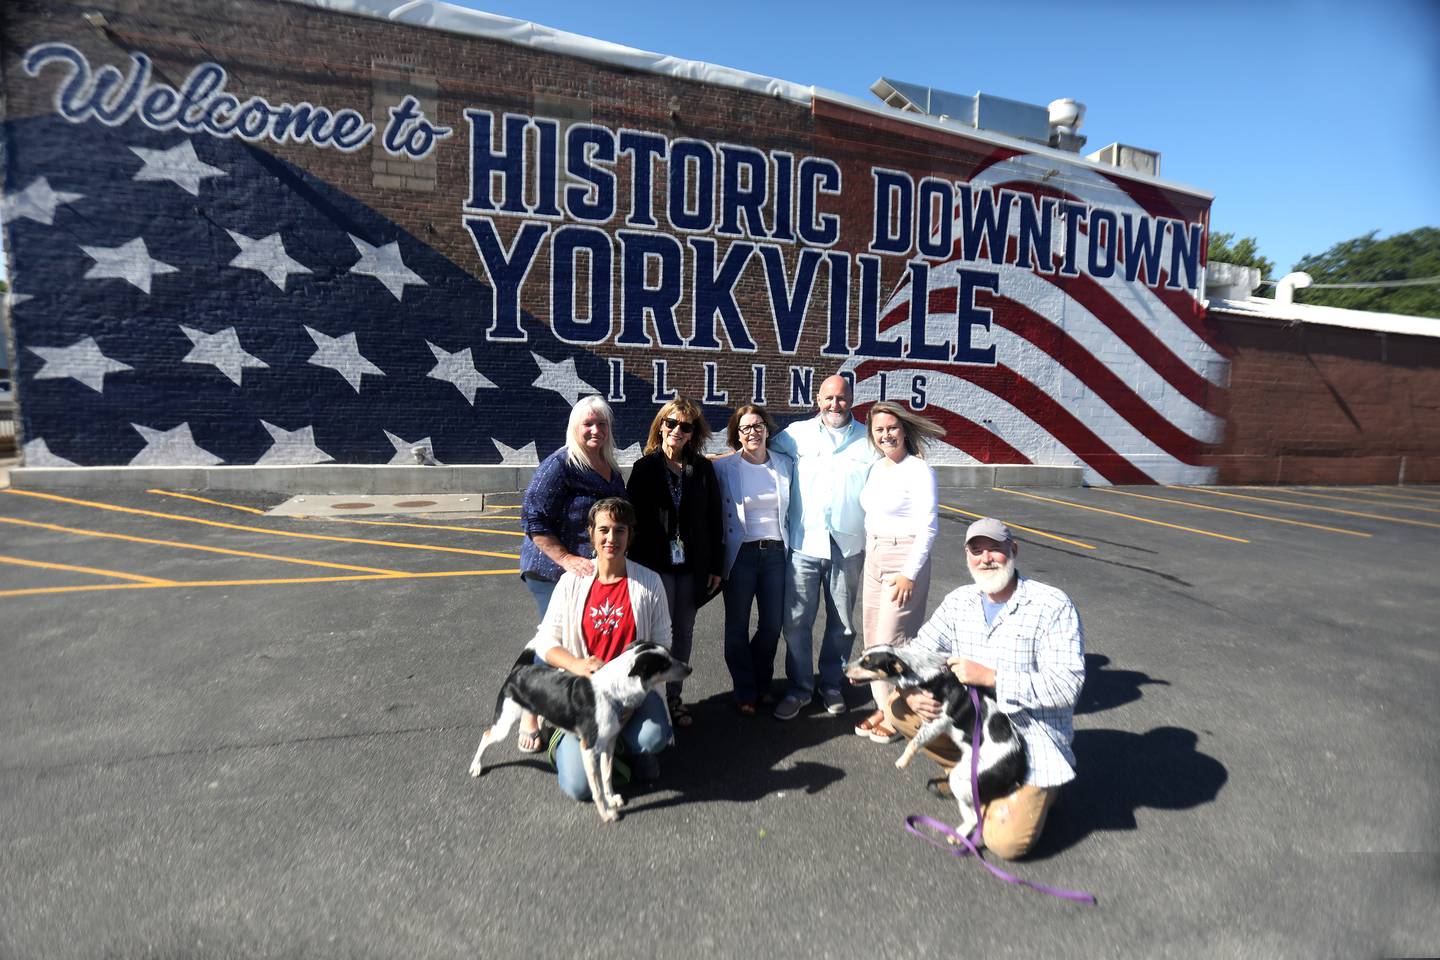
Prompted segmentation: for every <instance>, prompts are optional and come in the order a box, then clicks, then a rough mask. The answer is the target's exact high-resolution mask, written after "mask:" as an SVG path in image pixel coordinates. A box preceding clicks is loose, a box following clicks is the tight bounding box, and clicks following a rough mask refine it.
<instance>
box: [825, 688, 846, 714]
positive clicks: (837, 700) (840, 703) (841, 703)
mask: <svg viewBox="0 0 1440 960" xmlns="http://www.w3.org/2000/svg"><path fill="white" fill-rule="evenodd" d="M820 699H821V700H824V701H825V712H826V713H828V714H830V715H831V716H832V717H838V716H840V714H842V713H844V712H845V709H846V708H845V694H843V693H841V692H840V691H839V690H821V691H820Z"/></svg>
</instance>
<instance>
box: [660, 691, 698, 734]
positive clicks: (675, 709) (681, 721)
mask: <svg viewBox="0 0 1440 960" xmlns="http://www.w3.org/2000/svg"><path fill="white" fill-rule="evenodd" d="M666 705H667V706H668V707H669V708H670V723H671V724H672V725H673V726H676V727H688V726H690V725H691V724H693V723H694V722H695V715H694V714H692V713H691V712H690V710H689V708H687V707H686V706H685V704H684V703H682V702H681V700H680V698H679V697H671V698H670V699H669V700H668V701H666Z"/></svg>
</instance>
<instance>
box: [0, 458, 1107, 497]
mask: <svg viewBox="0 0 1440 960" xmlns="http://www.w3.org/2000/svg"><path fill="white" fill-rule="evenodd" d="M9 473H10V478H9V479H10V483H11V484H12V485H13V486H15V487H17V488H22V489H50V490H79V489H94V488H97V487H105V488H110V489H117V490H145V489H148V488H150V487H160V488H163V489H166V490H194V491H205V490H248V491H261V492H267V493H277V494H283V495H286V496H293V495H296V494H324V493H335V494H357V495H368V494H391V493H400V494H407V493H416V494H418V493H506V492H510V491H515V490H524V489H525V486H526V484H528V483H529V482H530V477H531V476H532V475H533V474H534V473H535V468H534V467H502V466H482V465H474V466H434V467H422V466H408V465H406V466H388V465H384V466H374V465H368V464H361V465H346V466H341V465H336V464H317V465H314V466H302V467H254V466H243V467H13V468H11V469H10V471H9ZM935 479H936V481H937V482H938V483H939V485H940V486H941V487H947V488H961V489H966V488H969V489H973V488H980V487H994V486H1002V487H1006V486H1009V487H1078V486H1080V485H1081V479H1082V470H1081V468H1080V467H1049V466H1035V465H1031V464H1013V465H1000V466H987V465H983V464H975V465H960V464H939V465H937V466H936V467H935Z"/></svg>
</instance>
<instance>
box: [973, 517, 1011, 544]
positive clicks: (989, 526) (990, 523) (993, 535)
mask: <svg viewBox="0 0 1440 960" xmlns="http://www.w3.org/2000/svg"><path fill="white" fill-rule="evenodd" d="M976 537H989V538H990V539H991V540H994V541H995V542H996V543H1010V542H1012V541H1013V540H1014V539H1015V538H1014V537H1012V536H1011V535H1010V528H1009V527H1007V526H1005V524H1003V523H1001V522H1000V521H999V520H996V519H995V518H994V517H985V518H984V519H981V520H976V521H975V522H974V523H972V524H970V526H969V527H967V528H966V530H965V542H966V543H969V542H970V541H971V540H974V539H975V538H976Z"/></svg>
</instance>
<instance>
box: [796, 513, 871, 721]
mask: <svg viewBox="0 0 1440 960" xmlns="http://www.w3.org/2000/svg"><path fill="white" fill-rule="evenodd" d="M864 569H865V554H864V552H863V551H862V552H860V553H857V554H855V556H853V557H846V556H845V555H844V554H842V553H841V552H840V547H839V545H838V544H836V543H835V540H834V538H833V537H832V538H831V540H830V557H829V559H826V560H821V559H819V558H817V557H811V556H807V555H806V554H803V553H801V552H800V551H798V550H791V551H790V562H789V563H788V564H787V565H786V570H785V676H786V678H787V679H788V680H789V681H790V691H789V692H790V695H792V696H797V697H803V698H806V699H808V698H810V697H812V696H814V694H815V674H814V672H813V671H812V670H811V668H810V664H811V662H812V661H811V659H810V657H811V651H812V650H813V649H814V641H813V640H812V638H811V636H810V634H811V632H812V631H813V630H814V629H815V615H816V614H817V613H818V612H819V608H820V597H821V595H822V594H823V595H824V597H825V633H824V634H823V635H822V637H821V639H820V688H821V689H822V690H843V689H844V687H845V661H846V660H848V659H849V657H850V650H851V648H853V647H854V646H855V599H856V598H857V597H858V596H859V594H860V584H861V573H862V572H863V571H864Z"/></svg>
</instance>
